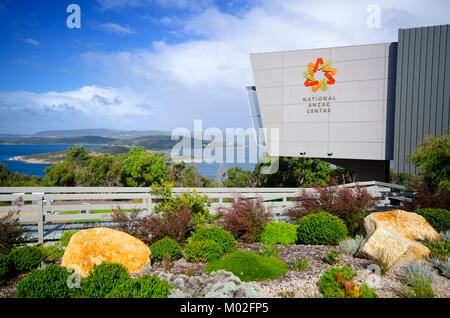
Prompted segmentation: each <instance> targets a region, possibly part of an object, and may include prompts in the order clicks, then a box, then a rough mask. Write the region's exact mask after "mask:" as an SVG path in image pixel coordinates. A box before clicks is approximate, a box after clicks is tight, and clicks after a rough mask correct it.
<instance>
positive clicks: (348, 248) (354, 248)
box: [339, 235, 364, 256]
mask: <svg viewBox="0 0 450 318" xmlns="http://www.w3.org/2000/svg"><path fill="white" fill-rule="evenodd" d="M363 242H364V237H362V236H361V235H356V236H355V238H354V239H347V240H343V241H341V242H339V251H340V252H341V253H344V254H346V255H352V256H353V255H355V254H356V253H357V252H358V251H359V248H360V247H361V245H362V243H363Z"/></svg>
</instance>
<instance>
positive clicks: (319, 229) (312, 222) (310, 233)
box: [297, 212, 347, 245]
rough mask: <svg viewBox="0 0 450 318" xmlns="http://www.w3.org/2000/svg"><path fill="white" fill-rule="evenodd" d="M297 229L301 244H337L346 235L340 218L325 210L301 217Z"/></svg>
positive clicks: (345, 229)
mask: <svg viewBox="0 0 450 318" xmlns="http://www.w3.org/2000/svg"><path fill="white" fill-rule="evenodd" d="M297 231H298V242H299V243H301V244H311V245H337V244H339V242H340V241H341V240H342V239H343V238H345V237H346V236H347V228H346V227H345V224H344V223H343V222H342V220H341V219H339V218H338V217H337V216H334V215H331V214H330V213H327V212H320V213H314V214H309V215H307V216H305V217H303V218H302V219H301V220H300V223H299V225H298V228H297Z"/></svg>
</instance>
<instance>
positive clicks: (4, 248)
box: [0, 212, 25, 254]
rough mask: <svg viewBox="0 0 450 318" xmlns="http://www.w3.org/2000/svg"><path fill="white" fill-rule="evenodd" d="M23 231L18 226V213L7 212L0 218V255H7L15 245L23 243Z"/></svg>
mask: <svg viewBox="0 0 450 318" xmlns="http://www.w3.org/2000/svg"><path fill="white" fill-rule="evenodd" d="M24 233H25V230H24V229H23V228H22V226H20V223H19V213H18V212H9V213H8V214H7V215H6V216H3V217H1V218H0V253H3V254H8V253H9V252H10V251H11V249H12V248H13V247H14V246H15V245H20V244H22V243H24V239H23V234H24Z"/></svg>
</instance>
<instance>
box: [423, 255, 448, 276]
mask: <svg viewBox="0 0 450 318" xmlns="http://www.w3.org/2000/svg"><path fill="white" fill-rule="evenodd" d="M428 261H429V262H430V263H431V264H432V265H433V266H434V268H436V269H437V270H438V271H439V273H440V274H441V275H442V276H445V277H447V278H449V279H450V261H449V259H448V258H441V257H435V256H431V257H430V258H429V259H428Z"/></svg>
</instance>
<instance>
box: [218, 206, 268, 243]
mask: <svg viewBox="0 0 450 318" xmlns="http://www.w3.org/2000/svg"><path fill="white" fill-rule="evenodd" d="M271 216H272V213H271V211H270V209H266V207H265V206H264V204H263V199H262V198H261V197H258V198H256V199H248V198H244V197H239V198H238V199H237V200H235V201H234V202H233V203H232V206H231V207H230V208H227V209H225V211H224V212H223V215H222V218H221V220H220V225H221V226H222V227H223V228H224V229H225V230H227V231H229V232H230V233H231V234H233V236H234V237H235V238H236V239H237V240H240V241H243V242H247V243H251V242H257V241H259V238H260V237H261V234H262V232H263V230H264V227H265V226H266V224H267V223H268V222H269V221H270V219H271Z"/></svg>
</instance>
